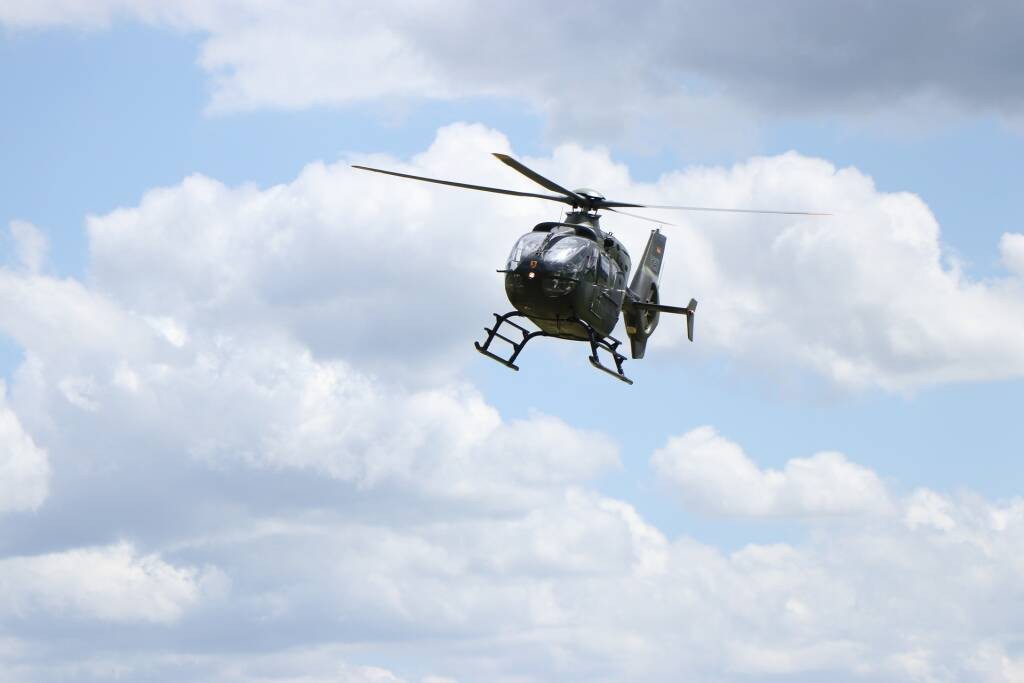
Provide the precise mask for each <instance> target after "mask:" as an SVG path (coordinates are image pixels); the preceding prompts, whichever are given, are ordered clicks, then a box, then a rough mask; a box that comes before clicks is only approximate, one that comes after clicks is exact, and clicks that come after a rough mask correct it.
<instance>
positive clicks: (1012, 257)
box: [999, 232, 1024, 276]
mask: <svg viewBox="0 0 1024 683" xmlns="http://www.w3.org/2000/svg"><path fill="white" fill-rule="evenodd" d="M999 253H1000V255H1001V256H1002V260H1003V265H1005V266H1006V267H1007V269H1009V270H1011V271H1012V272H1014V273H1015V274H1017V275H1021V276H1024V235H1022V234H1020V233H1017V232H1006V233H1003V236H1002V238H1000V240H999Z"/></svg>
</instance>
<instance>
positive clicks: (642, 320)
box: [622, 230, 668, 358]
mask: <svg viewBox="0 0 1024 683" xmlns="http://www.w3.org/2000/svg"><path fill="white" fill-rule="evenodd" d="M667 241H668V240H667V239H666V238H665V236H664V235H663V234H661V231H660V230H651V236H650V238H649V239H648V240H647V248H646V249H644V256H643V260H642V261H641V262H640V265H639V266H638V267H637V269H636V274H634V275H633V281H632V282H631V283H630V284H629V291H628V292H627V293H626V299H625V301H624V302H623V306H622V317H623V318H624V319H625V322H626V334H628V335H629V344H630V347H631V349H632V352H633V358H643V357H644V351H645V350H646V348H647V339H648V337H650V336H651V335H652V334H653V333H654V329H655V328H656V327H657V326H658V317H659V314H660V310H659V309H658V308H654V307H641V306H639V305H637V304H654V305H655V306H657V304H658V280H659V279H660V277H661V264H662V259H664V257H665V243H666V242H667Z"/></svg>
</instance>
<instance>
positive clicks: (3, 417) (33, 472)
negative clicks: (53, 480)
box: [0, 382, 50, 513]
mask: <svg viewBox="0 0 1024 683" xmlns="http://www.w3.org/2000/svg"><path fill="white" fill-rule="evenodd" d="M6 394H7V389H6V386H5V385H4V383H3V382H0V513H4V512H10V511H14V510H34V509H36V508H38V507H39V506H40V505H42V503H43V501H44V500H46V496H47V493H48V492H49V487H50V462H49V459H48V458H47V455H46V451H45V450H44V449H42V448H40V447H39V446H38V445H36V442H35V441H34V440H33V439H32V436H31V435H30V434H28V433H27V432H26V431H25V430H24V428H23V427H22V425H21V421H20V420H19V419H18V416H17V415H16V414H15V413H14V412H13V411H12V410H11V409H10V407H9V406H8V405H7V397H6Z"/></svg>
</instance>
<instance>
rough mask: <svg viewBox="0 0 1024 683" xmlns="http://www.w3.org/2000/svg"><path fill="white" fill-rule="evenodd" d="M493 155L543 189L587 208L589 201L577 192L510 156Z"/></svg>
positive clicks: (496, 153)
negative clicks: (557, 193) (561, 195)
mask: <svg viewBox="0 0 1024 683" xmlns="http://www.w3.org/2000/svg"><path fill="white" fill-rule="evenodd" d="M492 154H493V155H494V156H496V157H497V158H498V160H499V161H501V162H502V163H503V164H505V165H506V166H511V167H512V168H514V169H515V170H517V171H519V172H520V173H522V174H523V175H524V176H526V177H527V178H529V179H530V180H532V181H533V182H535V183H537V184H538V185H540V186H541V187H544V188H547V189H548V190H551V191H552V192H559V193H561V194H564V195H565V196H566V197H569V198H570V199H572V200H573V201H574V202H576V206H587V200H585V199H584V198H583V197H581V196H579V195H578V194H576V193H575V192H572V191H571V190H567V189H565V188H564V187H562V186H561V185H559V184H558V183H556V182H554V181H552V180H548V179H547V178H545V177H544V176H542V175H541V174H540V173H537V172H536V171H534V170H533V169H531V168H530V167H528V166H526V165H525V164H522V163H520V162H518V161H516V160H515V159H513V158H512V157H510V156H509V155H507V154H499V153H498V152H492Z"/></svg>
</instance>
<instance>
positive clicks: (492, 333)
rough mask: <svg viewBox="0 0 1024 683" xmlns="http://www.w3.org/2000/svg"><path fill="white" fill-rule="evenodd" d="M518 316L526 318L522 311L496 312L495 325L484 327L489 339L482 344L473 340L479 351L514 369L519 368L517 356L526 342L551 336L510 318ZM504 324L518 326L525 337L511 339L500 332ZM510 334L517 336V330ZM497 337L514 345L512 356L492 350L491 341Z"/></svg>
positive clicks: (517, 328)
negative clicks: (504, 355) (500, 313)
mask: <svg viewBox="0 0 1024 683" xmlns="http://www.w3.org/2000/svg"><path fill="white" fill-rule="evenodd" d="M516 317H518V318H525V317H526V316H525V315H523V314H522V313H519V312H518V311H512V312H511V313H506V314H505V315H498V314H497V313H495V314H494V327H485V328H484V332H486V333H487V339H485V340H484V343H483V344H481V343H480V342H473V346H475V347H476V350H477V351H479V352H480V353H482V354H484V355H485V356H487V357H489V358H493V359H494V360H496V361H498V362H499V363H501V364H502V365H504V366H505V367H507V368H512V369H513V370H519V366H518V365H516V358H517V357H518V356H519V353H520V352H521V351H522V350H523V347H524V346H526V342H528V341H530V340H531V339H533V338H534V337H547V336H549V335H548V333H547V332H543V331H541V330H537V331H535V332H530V331H529V330H528V329H526V328H525V327H523V326H522V325H520V324H518V323H515V322H512V321H511V320H509V318H516ZM503 324H507V325H511V326H512V327H514V328H516V330H518V331H519V333H520V334H522V335H523V338H522V339H520V340H519V341H518V342H517V341H515V340H514V339H509V338H508V337H506V336H505V335H503V334H502V333H500V332H498V329H499V328H500V327H501V326H502V325H503ZM510 334H512V335H513V336H515V332H510ZM495 337H497V338H498V339H501V340H502V341H506V342H508V343H509V344H511V345H512V355H511V356H509V357H508V358H502V357H501V356H499V355H498V354H496V353H494V352H493V351H491V350H490V347H491V342H493V341H494V339H495Z"/></svg>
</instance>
